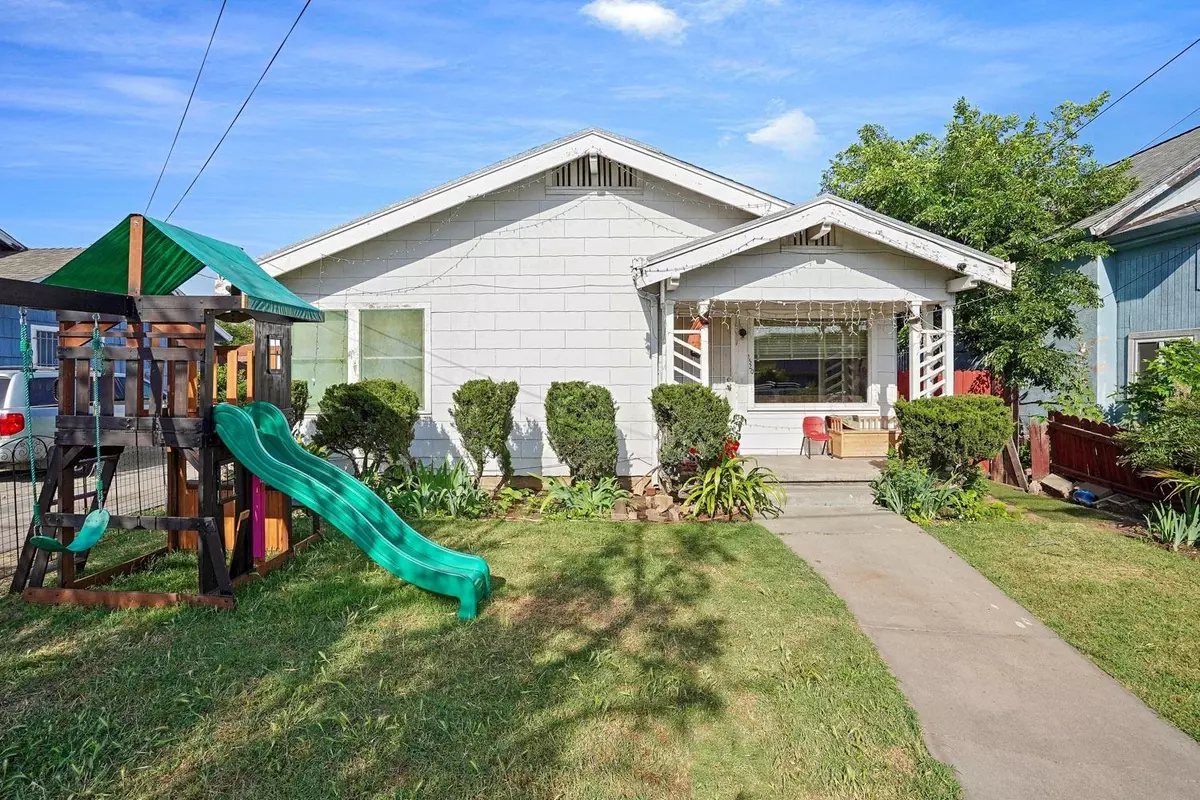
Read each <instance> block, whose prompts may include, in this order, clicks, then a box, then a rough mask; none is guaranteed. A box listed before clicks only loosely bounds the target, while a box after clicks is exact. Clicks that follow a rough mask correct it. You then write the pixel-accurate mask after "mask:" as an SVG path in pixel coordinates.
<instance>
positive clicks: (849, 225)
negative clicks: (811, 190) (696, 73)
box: [634, 194, 1013, 289]
mask: <svg viewBox="0 0 1200 800" xmlns="http://www.w3.org/2000/svg"><path fill="white" fill-rule="evenodd" d="M823 223H829V224H831V225H837V226H838V227H841V228H845V229H846V230H849V231H854V232H855V233H858V234H860V235H862V236H866V237H868V238H870V239H874V240H875V241H877V242H880V243H881V244H885V245H887V246H889V247H893V248H895V249H897V250H899V251H901V252H904V253H908V254H909V255H912V256H916V257H917V258H921V259H924V260H926V261H929V262H930V263H933V264H937V265H938V266H941V267H945V268H946V269H949V270H953V271H954V272H957V273H959V274H960V275H961V276H963V277H966V278H969V279H971V280H974V281H982V282H984V283H990V284H992V285H993V286H998V287H1000V288H1001V289H1011V288H1012V271H1013V265H1012V264H1010V263H1009V262H1007V261H1004V260H1003V259H1000V258H996V257H995V256H992V255H988V254H987V253H984V252H983V251H981V250H976V249H975V248H973V247H968V246H967V245H965V244H959V243H958V242H954V241H951V240H950V239H946V238H945V237H942V236H938V235H936V234H932V233H929V232H928V231H924V230H921V229H920V228H917V227H915V226H913V225H908V224H906V223H903V222H900V221H899V220H896V219H892V218H891V217H889V216H887V215H885V214H879V213H877V212H875V211H871V210H870V209H868V208H865V207H863V206H860V205H858V204H857V203H851V202H850V201H848V200H843V199H842V198H840V197H836V196H834V195H831V194H822V195H819V196H817V197H815V198H813V199H812V200H809V201H808V202H806V203H800V204H797V205H794V206H791V207H790V208H786V209H784V210H782V211H779V212H777V213H774V214H770V215H768V216H765V217H762V218H760V219H755V220H750V221H749V222H746V223H743V224H741V225H737V226H734V227H732V228H729V229H727V230H724V231H719V232H717V233H714V234H711V235H709V236H705V237H702V238H699V239H696V240H695V241H692V242H688V243H687V244H684V245H680V246H679V247H675V248H672V249H670V250H666V251H664V252H662V253H659V254H657V255H655V256H652V257H650V258H649V259H648V260H647V261H646V263H645V264H643V265H642V266H641V267H640V268H639V270H638V273H637V276H636V278H635V281H634V282H635V283H636V284H637V286H638V288H645V287H647V286H649V285H651V284H654V283H658V282H659V281H662V280H665V279H668V278H677V277H678V276H679V275H681V274H683V273H684V272H688V271H689V270H693V269H697V268H698V267H703V266H706V265H708V264H712V263H714V262H716V261H720V260H721V259H723V258H728V257H729V256H733V255H737V254H738V253H742V252H745V251H747V250H750V249H752V248H755V247H758V246H760V245H763V244H766V243H768V242H773V241H776V240H779V239H782V238H784V237H786V236H791V235H793V234H796V233H799V232H800V231H803V230H806V229H808V228H811V227H813V226H815V225H821V224H823ZM957 280H958V279H952V280H951V282H954V281H957ZM960 283H961V285H963V286H964V287H965V288H969V286H967V284H969V281H968V282H960Z"/></svg>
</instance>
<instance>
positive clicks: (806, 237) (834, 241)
mask: <svg viewBox="0 0 1200 800" xmlns="http://www.w3.org/2000/svg"><path fill="white" fill-rule="evenodd" d="M824 229H825V226H823V225H814V226H813V227H811V228H809V229H807V230H803V231H800V232H799V233H793V234H792V235H791V236H785V237H784V238H783V242H782V246H783V247H784V248H785V249H786V248H789V247H838V246H840V244H841V241H840V240H839V238H838V229H837V228H835V227H832V226H830V227H829V228H828V229H827V230H825V233H824V234H823V235H822V230H824Z"/></svg>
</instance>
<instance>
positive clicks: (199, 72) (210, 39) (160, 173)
mask: <svg viewBox="0 0 1200 800" xmlns="http://www.w3.org/2000/svg"><path fill="white" fill-rule="evenodd" d="M228 1H229V0H221V8H220V9H219V10H218V11H217V21H216V22H214V23H213V29H212V33H210V34H209V35H208V44H207V45H206V46H205V47H204V57H203V58H201V59H200V69H198V70H196V80H194V81H192V91H191V92H190V93H188V99H187V104H186V105H184V107H183V116H182V117H180V118H179V125H178V126H177V127H176V128H175V138H173V139H171V147H170V149H168V150H167V157H166V158H165V159H163V165H162V169H160V170H159V171H158V180H156V181H155V182H154V188H153V189H152V190H151V191H150V199H149V200H147V201H146V211H145V213H147V214H149V213H150V204H151V203H153V202H154V195H156V194H158V185H159V184H160V183H162V179H163V175H164V174H166V171H167V164H169V163H170V162H171V154H172V153H174V152H175V145H176V143H177V142H178V141H179V132H180V131H182V130H183V121H184V120H186V119H187V115H188V110H189V109H191V107H192V98H193V97H195V96H196V87H197V86H199V85H200V76H201V75H203V74H204V65H205V63H207V61H208V51H209V50H211V49H212V43H213V39H215V38H217V28H218V26H220V24H221V17H222V16H223V15H224V14H225V4H226V3H227V2H228Z"/></svg>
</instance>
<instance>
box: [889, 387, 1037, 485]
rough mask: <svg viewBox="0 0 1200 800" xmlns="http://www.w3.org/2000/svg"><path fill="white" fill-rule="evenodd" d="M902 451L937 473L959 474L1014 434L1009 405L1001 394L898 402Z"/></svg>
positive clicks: (989, 454) (998, 449) (909, 458)
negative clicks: (1001, 397) (997, 395)
mask: <svg viewBox="0 0 1200 800" xmlns="http://www.w3.org/2000/svg"><path fill="white" fill-rule="evenodd" d="M896 416H897V417H898V418H899V420H900V455H901V456H903V457H904V458H905V459H908V460H911V461H915V462H917V463H919V464H921V465H922V466H924V467H926V468H928V469H930V470H931V471H933V472H935V473H938V474H940V475H963V474H965V473H966V470H967V469H968V468H969V467H970V466H971V465H973V464H975V463H976V462H978V461H982V460H983V459H986V458H994V457H995V456H996V454H997V453H999V452H1000V450H1001V449H1002V448H1003V447H1004V444H1005V443H1006V442H1007V441H1008V440H1009V439H1011V438H1012V435H1013V430H1014V423H1013V418H1012V409H1010V408H1009V407H1008V406H1007V405H1005V404H1004V401H1003V400H1001V399H1000V398H999V397H992V396H990V395H979V394H961V395H953V396H951V397H927V398H922V399H920V400H913V401H911V402H909V401H907V400H899V401H897V403H896Z"/></svg>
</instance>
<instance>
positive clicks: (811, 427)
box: [800, 417, 830, 458]
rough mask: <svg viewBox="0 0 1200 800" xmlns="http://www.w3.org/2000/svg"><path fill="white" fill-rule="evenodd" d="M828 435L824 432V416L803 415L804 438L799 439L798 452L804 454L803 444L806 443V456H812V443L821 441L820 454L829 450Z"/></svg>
mask: <svg viewBox="0 0 1200 800" xmlns="http://www.w3.org/2000/svg"><path fill="white" fill-rule="evenodd" d="M829 439H830V436H829V434H828V433H826V432H825V418H824V417H805V418H804V438H803V439H801V440H800V453H801V455H803V454H804V444H805V442H807V443H808V457H809V458H812V443H813V442H820V443H821V455H825V453H826V452H827V451H828V450H829Z"/></svg>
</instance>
